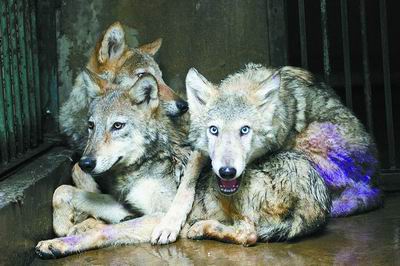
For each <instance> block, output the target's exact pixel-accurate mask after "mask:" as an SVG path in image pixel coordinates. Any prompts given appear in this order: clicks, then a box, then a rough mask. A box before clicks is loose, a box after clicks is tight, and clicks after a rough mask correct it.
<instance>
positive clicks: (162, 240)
mask: <svg viewBox="0 0 400 266" xmlns="http://www.w3.org/2000/svg"><path fill="white" fill-rule="evenodd" d="M180 221H181V219H179V218H176V217H172V218H168V217H164V218H163V219H162V220H161V223H160V224H158V225H157V226H156V228H154V230H153V233H152V235H151V244H153V245H156V244H159V245H165V244H169V243H172V242H175V241H176V239H177V238H178V235H179V232H180V230H181V223H180Z"/></svg>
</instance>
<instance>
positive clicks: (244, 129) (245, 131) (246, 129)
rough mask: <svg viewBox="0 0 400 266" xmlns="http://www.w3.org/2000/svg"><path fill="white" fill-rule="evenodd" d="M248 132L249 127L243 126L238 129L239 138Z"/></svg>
mask: <svg viewBox="0 0 400 266" xmlns="http://www.w3.org/2000/svg"><path fill="white" fill-rule="evenodd" d="M249 132H250V127H249V126H244V127H242V128H241V129H240V136H243V135H247V134H249Z"/></svg>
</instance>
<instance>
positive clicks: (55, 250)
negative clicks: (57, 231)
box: [35, 239, 68, 259]
mask: <svg viewBox="0 0 400 266" xmlns="http://www.w3.org/2000/svg"><path fill="white" fill-rule="evenodd" d="M67 250H68V245H67V244H66V243H64V242H62V241H60V240H58V239H52V240H45V241H40V242H39V243H38V244H37V245H36V247H35V252H36V254H37V255H38V256H39V257H40V258H42V259H55V258H60V257H63V256H66V255H67Z"/></svg>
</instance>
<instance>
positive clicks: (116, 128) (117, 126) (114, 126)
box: [112, 122, 125, 130]
mask: <svg viewBox="0 0 400 266" xmlns="http://www.w3.org/2000/svg"><path fill="white" fill-rule="evenodd" d="M124 126H125V123H121V122H115V123H114V124H113V126H112V129H114V130H119V129H121V128H123V127H124Z"/></svg>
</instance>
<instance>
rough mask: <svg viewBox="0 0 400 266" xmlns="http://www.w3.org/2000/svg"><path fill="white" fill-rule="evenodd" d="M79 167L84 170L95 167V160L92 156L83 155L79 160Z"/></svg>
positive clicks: (87, 170) (88, 170)
mask: <svg viewBox="0 0 400 266" xmlns="http://www.w3.org/2000/svg"><path fill="white" fill-rule="evenodd" d="M79 167H80V168H81V169H82V170H83V171H85V172H90V171H92V170H93V169H94V168H95V167H96V160H95V159H93V158H92V157H86V156H83V157H82V158H81V159H80V160H79Z"/></svg>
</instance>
